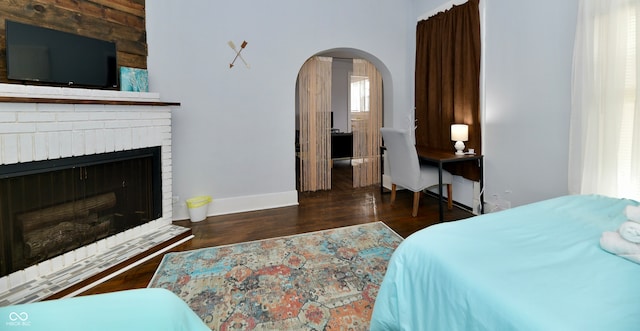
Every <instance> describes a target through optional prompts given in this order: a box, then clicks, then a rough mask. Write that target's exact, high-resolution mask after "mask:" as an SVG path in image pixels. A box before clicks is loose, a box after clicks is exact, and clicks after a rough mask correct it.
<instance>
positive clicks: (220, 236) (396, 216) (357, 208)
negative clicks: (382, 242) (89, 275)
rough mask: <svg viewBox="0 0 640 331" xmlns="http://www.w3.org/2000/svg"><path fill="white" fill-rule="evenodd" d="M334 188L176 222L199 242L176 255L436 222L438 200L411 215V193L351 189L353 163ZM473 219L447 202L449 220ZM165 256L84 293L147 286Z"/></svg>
mask: <svg viewBox="0 0 640 331" xmlns="http://www.w3.org/2000/svg"><path fill="white" fill-rule="evenodd" d="M332 173H333V178H332V190H331V191H321V192H313V193H300V194H299V198H298V201H299V205H298V206H292V207H283V208H275V209H269V210H263V211H254V212H247V213H238V214H233V215H223V216H215V217H208V218H207V219H206V220H204V221H201V222H196V223H192V222H190V221H189V220H182V221H176V222H174V223H175V224H177V225H181V226H184V227H189V228H191V229H192V232H193V234H194V235H195V238H194V239H192V240H190V241H189V242H186V243H184V244H182V245H180V246H178V247H176V248H174V249H173V250H172V251H184V250H191V249H197V248H203V247H211V246H219V245H226V244H233V243H239V242H244V241H250V240H259V239H265V238H272V237H280V236H287V235H292V234H298V233H304V232H310V231H317V230H324V229H330V228H336V227H341V226H348V225H355V224H362V223H368V222H375V221H383V222H384V223H385V224H387V225H388V226H389V227H390V228H392V229H393V230H394V231H396V232H397V233H398V234H400V235H401V236H403V237H405V238H406V237H407V236H408V235H410V234H412V233H413V232H415V231H418V230H420V229H423V228H425V227H427V226H430V225H432V224H435V223H437V220H438V200H437V199H436V198H434V197H430V196H427V195H423V197H422V198H421V200H420V210H419V211H418V217H415V218H414V217H411V207H412V206H411V204H412V201H413V198H412V194H413V193H412V192H407V191H399V192H398V195H397V198H396V202H395V204H394V205H393V206H391V205H390V203H389V201H390V194H388V193H384V194H380V187H379V186H371V187H367V188H358V189H354V188H352V187H351V178H352V177H351V167H350V166H349V163H348V161H339V162H335V163H334V168H333V171H332ZM471 216H473V215H472V214H471V213H469V212H468V211H465V210H463V209H459V208H456V207H454V208H453V210H451V211H449V210H447V209H446V204H445V215H444V217H445V220H457V219H463V218H467V217H471ZM161 259H162V256H158V257H155V258H153V259H151V260H149V261H147V262H145V263H143V264H141V265H139V266H137V267H134V268H132V269H131V270H128V271H126V272H124V273H122V274H120V275H118V276H116V277H114V278H112V279H111V280H109V281H107V282H105V283H102V284H100V285H97V286H95V287H93V288H91V289H89V290H88V291H86V292H84V293H82V294H83V295H86V294H97V293H105V292H113V291H119V290H126V289H133V288H143V287H146V286H147V284H148V283H149V281H150V280H151V277H152V276H153V274H154V272H155V270H156V268H157V267H158V265H159V263H160V261H161Z"/></svg>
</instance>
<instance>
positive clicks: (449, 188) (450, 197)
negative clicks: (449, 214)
mask: <svg viewBox="0 0 640 331" xmlns="http://www.w3.org/2000/svg"><path fill="white" fill-rule="evenodd" d="M447 207H448V208H449V210H451V209H453V185H451V184H447Z"/></svg>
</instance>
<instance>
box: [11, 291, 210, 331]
mask: <svg viewBox="0 0 640 331" xmlns="http://www.w3.org/2000/svg"><path fill="white" fill-rule="evenodd" d="M0 330H29V331H73V330H94V331H100V330H105V331H107V330H108V331H113V330H118V331H126V330H131V331H133V330H135V331H140V330H154V331H160V330H165V331H208V330H209V328H208V327H207V326H206V325H205V324H204V322H203V321H202V320H201V319H200V318H199V317H198V315H196V314H195V313H194V312H193V311H192V310H191V309H190V308H189V306H187V304H186V303H185V302H184V301H182V299H180V298H179V297H178V296H176V295H175V294H173V293H172V292H170V291H169V290H165V289H159V288H144V289H136V290H127V291H119V292H112V293H106V294H95V295H88V296H80V297H74V298H68V299H58V300H50V301H42V302H36V303H28V304H22V305H14V306H6V307H0Z"/></svg>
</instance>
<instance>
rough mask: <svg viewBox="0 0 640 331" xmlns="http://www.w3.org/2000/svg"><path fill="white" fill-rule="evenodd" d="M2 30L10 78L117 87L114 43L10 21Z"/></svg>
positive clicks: (40, 82)
mask: <svg viewBox="0 0 640 331" xmlns="http://www.w3.org/2000/svg"><path fill="white" fill-rule="evenodd" d="M5 31H6V36H5V37H6V51H7V78H8V79H9V80H10V81H12V80H13V81H21V82H23V83H27V84H28V83H29V82H38V84H40V85H42V83H44V84H51V85H55V86H61V85H65V86H79V87H99V88H117V87H118V68H117V63H116V44H115V43H114V42H110V41H104V40H100V39H95V38H89V37H84V36H80V35H76V34H72V33H67V32H63V31H57V30H53V29H48V28H43V27H38V26H33V25H29V24H24V23H18V22H13V21H9V20H6V25H5Z"/></svg>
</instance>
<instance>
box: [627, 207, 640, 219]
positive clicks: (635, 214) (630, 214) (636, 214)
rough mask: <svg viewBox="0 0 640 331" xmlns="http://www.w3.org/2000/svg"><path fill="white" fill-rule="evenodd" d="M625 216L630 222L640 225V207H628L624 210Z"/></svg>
mask: <svg viewBox="0 0 640 331" xmlns="http://www.w3.org/2000/svg"><path fill="white" fill-rule="evenodd" d="M624 215H625V216H627V219H629V220H630V221H634V222H636V223H640V206H632V205H628V206H626V207H625V208H624Z"/></svg>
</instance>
